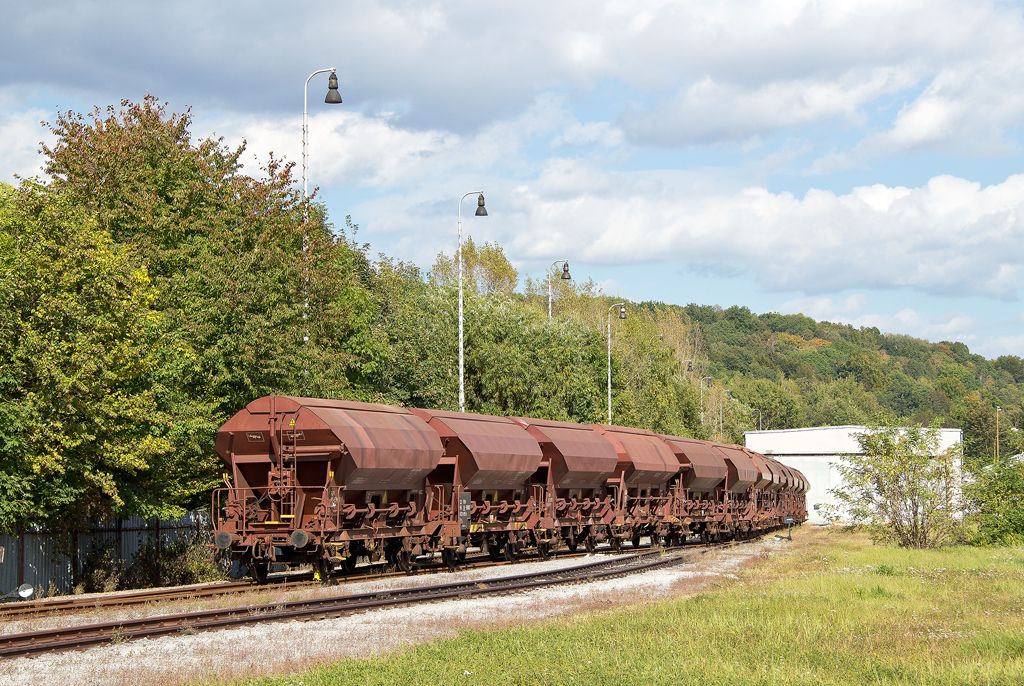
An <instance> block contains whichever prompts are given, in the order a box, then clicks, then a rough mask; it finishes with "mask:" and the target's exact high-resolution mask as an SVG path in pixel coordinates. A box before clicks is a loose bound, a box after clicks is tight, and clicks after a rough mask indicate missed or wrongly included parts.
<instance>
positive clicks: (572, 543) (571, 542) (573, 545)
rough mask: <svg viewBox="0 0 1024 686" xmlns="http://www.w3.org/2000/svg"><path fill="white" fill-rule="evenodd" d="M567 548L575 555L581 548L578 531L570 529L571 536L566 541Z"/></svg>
mask: <svg viewBox="0 0 1024 686" xmlns="http://www.w3.org/2000/svg"><path fill="white" fill-rule="evenodd" d="M565 547H566V548H568V549H569V552H570V553H575V552H576V549H577V548H578V547H579V541H577V540H576V529H575V528H572V529H569V536H568V537H567V538H566V539H565Z"/></svg>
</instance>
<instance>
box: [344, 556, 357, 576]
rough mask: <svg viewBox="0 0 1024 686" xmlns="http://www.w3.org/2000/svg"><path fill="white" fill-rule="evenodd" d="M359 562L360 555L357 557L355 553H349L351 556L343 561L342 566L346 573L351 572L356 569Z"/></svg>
mask: <svg viewBox="0 0 1024 686" xmlns="http://www.w3.org/2000/svg"><path fill="white" fill-rule="evenodd" d="M358 562H359V558H358V557H356V556H355V555H354V554H349V556H348V557H346V558H345V561H344V562H342V563H341V568H342V569H344V570H345V573H346V574H351V573H352V572H354V571H356V564H357V563H358Z"/></svg>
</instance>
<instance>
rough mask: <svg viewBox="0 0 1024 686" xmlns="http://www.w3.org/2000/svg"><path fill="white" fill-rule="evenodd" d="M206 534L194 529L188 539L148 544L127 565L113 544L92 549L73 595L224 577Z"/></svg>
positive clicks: (178, 584) (188, 582) (179, 584)
mask: <svg viewBox="0 0 1024 686" xmlns="http://www.w3.org/2000/svg"><path fill="white" fill-rule="evenodd" d="M207 534H208V532H206V531H202V530H196V531H195V532H193V533H192V534H191V535H189V536H185V537H182V538H179V539H177V540H174V541H170V542H168V543H164V544H162V545H161V546H160V548H159V550H158V549H157V546H156V545H155V544H154V543H153V542H147V543H145V544H143V545H142V547H140V548H139V550H138V552H137V553H136V554H135V558H134V559H133V560H132V561H131V563H130V564H128V565H125V561H124V560H123V559H121V558H120V556H119V555H118V553H117V546H116V545H113V544H109V545H104V546H98V547H94V548H92V549H91V550H90V551H89V552H88V553H87V554H86V556H85V558H84V559H83V560H82V572H81V574H79V577H78V580H77V583H76V584H75V593H109V592H110V591H121V590H125V589H130V588H153V587H156V586H181V585H184V584H197V583H202V582H204V581H218V580H220V579H223V578H225V575H224V571H223V570H222V569H221V567H220V565H219V564H218V559H217V556H216V554H215V553H214V551H213V550H212V549H211V548H210V547H209V545H207V540H208V536H207Z"/></svg>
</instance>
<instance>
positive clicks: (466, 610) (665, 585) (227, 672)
mask: <svg viewBox="0 0 1024 686" xmlns="http://www.w3.org/2000/svg"><path fill="white" fill-rule="evenodd" d="M783 546H785V542H783V541H780V540H778V539H775V538H768V539H764V540H761V541H757V542H753V543H749V544H745V545H741V546H736V547H734V548H728V549H724V550H720V551H715V552H712V553H709V554H707V555H705V556H702V557H701V558H699V559H698V560H697V561H696V562H695V563H694V564H688V565H681V566H679V567H674V568H668V569H662V570H657V571H653V572H648V573H645V574H635V575H632V576H628V577H624V578H619V579H609V580H606V581H597V582H591V583H587V584H577V585H572V586H564V587H557V588H544V589H537V590H535V591H530V592H524V593H518V594H515V595H511V596H498V597H489V598H479V599H467V600H452V601H443V602H437V603H431V604H429V605H420V606H411V607H396V608H390V609H386V610H376V611H370V612H365V613H362V614H358V615H350V616H348V617H339V618H334V619H325V620H317V621H306V622H276V623H269V624H255V625H252V626H248V627H241V628H237V629H225V630H222V631H211V632H202V633H197V634H192V635H179V636H166V637H162V638H154V639H144V640H139V641H132V642H129V643H124V644H120V645H106V646H101V647H96V648H92V649H90V650H87V651H79V652H73V653H63V654H55V655H41V656H38V657H27V658H18V659H13V660H6V661H0V683H4V684H11V685H12V686H21V685H25V686H28V685H29V684H39V683H65V682H68V683H75V684H76V686H87V685H88V686H92V685H96V686H100V685H102V686H122V685H129V684H131V685H132V686H135V685H138V686H149V685H153V686H156V685H157V684H159V685H167V686H172V685H180V684H188V683H194V682H198V681H204V680H209V679H211V678H213V677H219V678H224V679H228V678H237V677H246V676H248V677H251V676H257V675H261V674H271V673H282V672H289V671H295V670H298V669H302V668H307V667H310V666H312V665H314V664H317V663H322V662H329V661H336V660H337V659H339V658H343V657H350V656H360V655H369V654H373V653H379V652H383V651H387V650H393V649H396V648H399V647H402V646H407V645H412V644H416V643H423V642H425V641H430V640H436V639H439V638H444V637H448V636H452V635H454V634H456V633H457V632H458V631H460V630H463V629H467V628H494V627H500V626H507V625H510V624H511V625H514V624H521V623H525V622H528V621H536V620H540V619H544V618H548V617H553V616H556V615H561V614H565V613H568V612H574V611H582V610H588V609H596V608H607V607H610V606H614V605H624V604H629V603H636V602H640V601H646V600H651V599H656V598H664V597H669V596H673V595H681V594H685V593H692V592H695V591H697V590H700V589H702V588H704V587H706V586H707V584H709V583H710V582H712V581H714V580H716V579H721V578H723V577H725V578H730V577H732V578H734V577H735V573H736V572H737V571H738V570H739V568H740V567H741V566H742V565H744V564H745V563H748V562H751V561H753V560H756V559H758V558H760V557H762V556H765V555H768V554H770V553H771V552H773V551H776V550H779V549H780V548H782V547H783ZM586 559H588V558H582V560H586ZM580 562H581V558H574V559H563V560H552V561H549V562H531V563H523V564H517V565H512V566H507V567H496V568H490V569H479V570H470V571H467V572H463V573H460V574H458V575H450V576H449V575H445V576H441V577H439V576H437V575H429V576H419V577H401V578H390V579H382V580H380V581H369V582H362V583H359V584H352V585H351V586H345V587H344V590H346V591H349V592H353V593H356V592H363V591H369V590H377V589H381V588H399V587H409V586H418V585H425V584H433V583H438V582H439V581H442V580H445V581H446V580H449V579H460V580H461V579H474V578H494V577H498V576H507V575H512V574H523V573H528V572H530V571H534V570H538V569H552V568H557V567H561V566H572V565H575V564H579V563H580ZM338 590H339V589H337V588H334V589H324V590H322V591H320V590H319V589H318V592H321V593H325V594H326V593H331V592H333V593H337V592H338ZM305 597H310V594H309V593H306V594H305ZM206 606H209V602H208V601H207V603H206ZM147 611H148V612H149V613H150V614H153V613H155V612H153V608H145V609H143V610H135V611H132V612H131V613H129V612H122V613H121V614H122V615H124V616H142V615H143V614H145V613H146V612H147ZM164 611H165V610H163V608H161V612H164ZM41 621H42V620H37V622H35V624H37V625H38V623H39V622H41Z"/></svg>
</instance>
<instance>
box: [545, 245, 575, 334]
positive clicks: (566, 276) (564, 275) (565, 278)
mask: <svg viewBox="0 0 1024 686" xmlns="http://www.w3.org/2000/svg"><path fill="white" fill-rule="evenodd" d="M559 264H560V265H562V275H561V276H560V277H559V278H560V279H562V281H568V280H569V279H571V278H572V276H571V275H570V274H569V261H568V260H555V261H554V262H552V263H551V266H552V267H554V266H557V265H559ZM548 321H549V322H550V321H551V274H550V273H549V274H548Z"/></svg>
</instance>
